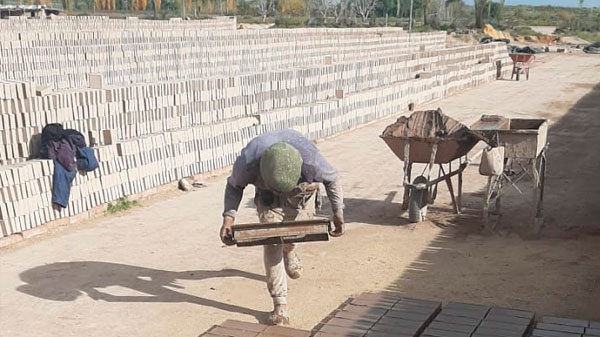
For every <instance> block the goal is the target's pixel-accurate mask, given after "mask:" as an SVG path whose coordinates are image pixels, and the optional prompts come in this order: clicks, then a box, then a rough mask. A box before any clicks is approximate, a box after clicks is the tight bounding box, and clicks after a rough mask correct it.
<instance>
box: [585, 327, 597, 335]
mask: <svg viewBox="0 0 600 337" xmlns="http://www.w3.org/2000/svg"><path fill="white" fill-rule="evenodd" d="M585 334H586V335H588V336H600V328H586V329H585Z"/></svg>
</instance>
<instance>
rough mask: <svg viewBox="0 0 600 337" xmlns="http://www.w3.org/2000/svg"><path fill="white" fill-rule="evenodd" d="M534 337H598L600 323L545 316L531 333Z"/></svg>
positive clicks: (599, 334)
mask: <svg viewBox="0 0 600 337" xmlns="http://www.w3.org/2000/svg"><path fill="white" fill-rule="evenodd" d="M531 336H532V337H598V336H600V322H593V321H587V320H582V319H572V318H560V317H550V316H545V317H542V319H541V320H540V321H539V322H538V324H537V325H536V327H535V329H534V330H533V332H532V333H531Z"/></svg>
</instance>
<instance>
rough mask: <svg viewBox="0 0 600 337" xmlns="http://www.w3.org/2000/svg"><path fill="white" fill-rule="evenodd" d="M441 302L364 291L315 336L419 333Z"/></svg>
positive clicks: (382, 336) (381, 336) (375, 336)
mask: <svg viewBox="0 0 600 337" xmlns="http://www.w3.org/2000/svg"><path fill="white" fill-rule="evenodd" d="M440 307H441V302H435V301H426V300H416V299H407V298H400V297H399V296H398V295H396V294H391V293H380V294H362V295H360V296H358V297H356V298H354V299H352V300H351V301H350V302H349V303H347V304H344V305H342V306H341V307H340V308H339V309H338V310H336V311H335V312H333V313H332V314H331V315H330V316H329V317H327V318H326V319H325V320H324V321H323V322H322V323H321V324H320V325H319V326H318V327H317V328H316V329H315V330H314V331H313V332H314V336H315V337H336V336H344V337H362V336H370V337H415V336H418V335H419V334H420V333H421V332H422V331H423V329H424V328H425V327H426V326H427V324H429V322H430V321H431V320H432V319H433V317H435V315H436V314H437V313H438V311H439V310H440Z"/></svg>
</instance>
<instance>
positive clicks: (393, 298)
mask: <svg viewBox="0 0 600 337" xmlns="http://www.w3.org/2000/svg"><path fill="white" fill-rule="evenodd" d="M354 299H358V300H366V301H382V302H386V303H387V302H393V303H396V302H398V301H399V300H400V296H398V295H397V294H394V293H388V292H382V293H363V294H360V295H358V296H357V297H355V298H354Z"/></svg>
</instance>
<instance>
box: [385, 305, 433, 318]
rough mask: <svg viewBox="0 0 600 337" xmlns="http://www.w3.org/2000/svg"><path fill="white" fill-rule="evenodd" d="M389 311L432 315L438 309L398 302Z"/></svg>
mask: <svg viewBox="0 0 600 337" xmlns="http://www.w3.org/2000/svg"><path fill="white" fill-rule="evenodd" d="M390 310H393V311H404V312H418V313H424V314H429V315H433V314H435V313H436V312H438V311H439V307H438V308H432V307H426V306H421V305H415V304H409V303H402V302H398V303H396V304H395V305H394V306H393V307H392V308H391V309H390Z"/></svg>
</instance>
